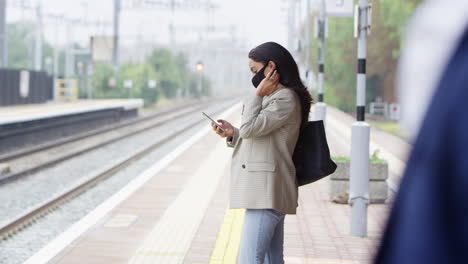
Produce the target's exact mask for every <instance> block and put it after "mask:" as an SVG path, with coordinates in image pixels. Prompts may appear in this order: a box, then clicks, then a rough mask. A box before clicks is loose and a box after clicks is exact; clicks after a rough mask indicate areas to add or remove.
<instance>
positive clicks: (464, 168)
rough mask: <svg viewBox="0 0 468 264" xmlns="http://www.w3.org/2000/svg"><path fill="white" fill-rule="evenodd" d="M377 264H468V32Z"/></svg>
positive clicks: (416, 152) (432, 111) (411, 163)
mask: <svg viewBox="0 0 468 264" xmlns="http://www.w3.org/2000/svg"><path fill="white" fill-rule="evenodd" d="M407 88H408V89H411V87H407ZM375 263H379V264H380V263H383V264H387V263H392V264H397V263H398V264H405V263H408V264H410V263H411V264H419V263H422V264H432V263H434V264H436V263H437V264H442V263H443V264H445V263H468V34H467V33H466V32H465V34H464V36H463V38H462V40H461V42H460V44H459V46H458V48H457V50H456V52H455V54H454V55H453V57H452V59H451V61H450V63H449V64H448V66H447V68H446V70H445V73H444V74H443V77H442V79H441V81H440V83H439V85H438V88H437V90H436V92H435V94H434V97H433V99H432V102H431V104H430V106H429V108H428V111H427V113H426V117H425V119H424V121H423V123H422V127H421V129H420V132H419V135H418V137H417V139H416V141H415V144H414V147H413V150H412V152H411V154H410V158H409V160H408V162H407V168H406V171H405V173H404V177H403V179H402V182H401V185H400V189H399V191H398V195H397V197H396V201H395V204H394V207H393V210H392V212H391V215H390V219H389V222H388V225H387V228H386V231H385V234H384V237H383V240H382V243H381V245H380V249H379V253H378V255H377V257H376V259H375Z"/></svg>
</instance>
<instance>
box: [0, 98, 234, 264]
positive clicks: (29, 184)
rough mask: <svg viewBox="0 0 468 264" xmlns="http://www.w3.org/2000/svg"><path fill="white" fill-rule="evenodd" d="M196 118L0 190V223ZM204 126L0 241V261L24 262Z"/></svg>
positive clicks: (181, 120)
mask: <svg viewBox="0 0 468 264" xmlns="http://www.w3.org/2000/svg"><path fill="white" fill-rule="evenodd" d="M233 103H234V102H233V101H231V102H230V103H223V104H222V105H224V107H219V105H218V106H214V107H210V109H211V111H207V113H213V112H214V111H216V110H217V109H226V107H227V106H231V105H232V104H233ZM201 118H203V117H201V114H200V113H199V111H196V112H194V113H192V114H190V115H187V116H185V117H183V118H178V119H177V120H174V121H171V122H170V123H167V124H165V125H164V126H162V127H158V128H155V129H151V130H149V131H147V132H145V133H142V134H139V135H136V136H134V137H131V138H129V139H124V140H122V141H119V142H117V143H114V144H111V145H108V146H106V147H104V148H101V149H98V150H94V151H92V152H89V153H87V154H86V155H84V156H79V157H76V158H73V159H71V160H69V161H66V162H64V163H61V164H59V165H57V166H56V167H52V168H50V169H47V170H46V171H43V172H39V173H38V174H36V175H31V176H28V177H25V178H23V179H20V180H19V181H15V182H12V183H8V184H6V185H3V186H0V199H1V200H2V204H0V215H1V216H2V217H1V219H0V224H4V223H6V222H7V221H8V219H12V218H13V217H16V216H17V215H18V214H21V213H22V212H24V210H25V209H27V208H30V207H33V206H35V205H37V204H38V203H40V202H41V201H44V200H46V199H48V198H50V197H51V196H52V195H53V194H57V193H59V192H61V191H62V190H63V189H64V188H66V187H69V186H71V185H74V182H77V181H82V180H83V179H84V178H85V177H86V176H85V177H83V176H84V175H87V176H88V177H89V176H90V175H92V172H93V171H95V170H98V169H99V168H101V167H102V164H106V163H108V162H109V161H113V160H117V159H118V158H121V157H122V156H124V155H125V154H128V153H130V152H133V151H135V150H136V146H139V147H141V146H146V145H148V143H147V142H153V141H154V139H155V136H158V135H160V136H161V137H163V136H165V135H167V134H169V133H171V132H172V131H174V129H175V127H180V126H181V124H182V126H183V124H189V123H190V122H193V121H194V120H196V119H201ZM206 125H208V124H205V123H200V124H199V125H196V126H194V127H192V128H191V129H189V130H187V131H186V132H183V133H182V134H181V135H179V136H177V137H176V138H174V139H172V140H171V141H170V142H168V143H166V144H164V145H162V146H160V147H158V148H157V149H155V150H154V151H152V152H151V153H150V154H148V155H146V156H145V157H143V158H142V159H140V160H138V161H136V162H134V163H132V164H131V165H130V166H129V167H127V168H125V169H123V170H121V171H119V172H118V173H116V174H115V175H113V176H112V177H109V178H108V179H106V180H104V181H103V182H102V183H104V184H98V185H96V186H94V187H93V188H92V189H90V190H88V191H87V192H85V193H83V194H81V195H80V196H78V197H76V198H75V199H73V200H72V201H71V202H69V203H67V204H65V205H63V206H61V207H60V208H58V209H57V210H56V211H54V212H53V213H52V214H49V215H47V216H45V217H44V218H41V219H40V220H39V221H38V222H37V223H36V224H34V225H33V226H31V227H29V228H27V229H25V230H24V231H22V232H20V233H18V234H17V235H15V236H13V237H12V238H10V239H8V240H6V241H2V242H0V263H21V262H23V261H25V260H26V259H27V258H28V257H29V256H31V255H32V254H34V253H35V252H36V251H38V250H39V249H41V248H42V247H43V246H45V245H46V244H47V243H48V242H49V241H51V240H52V239H53V238H55V237H56V236H57V235H59V234H60V233H61V232H63V231H65V230H66V229H67V228H68V227H69V226H71V225H72V224H73V223H75V222H76V221H78V220H79V219H80V218H81V217H83V216H85V215H86V214H87V213H88V212H90V211H91V210H92V209H94V208H95V207H96V206H97V205H99V204H100V203H102V202H103V201H105V200H106V199H107V198H108V197H109V196H111V195H112V194H113V193H115V192H116V191H118V190H120V189H121V188H122V187H123V186H125V184H127V183H128V182H129V181H130V180H132V179H133V178H134V177H135V175H138V174H140V173H142V172H143V171H144V170H145V169H146V168H148V167H149V166H151V165H152V164H154V162H155V161H157V160H159V159H161V158H162V157H164V155H165V154H167V153H168V152H170V151H171V150H173V149H174V148H176V147H177V146H178V145H179V144H180V143H181V142H184V141H185V140H186V139H187V138H188V137H190V136H191V135H193V133H194V131H196V130H199V129H200V128H202V127H204V126H206ZM20 197H21V198H20Z"/></svg>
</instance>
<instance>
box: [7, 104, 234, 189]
mask: <svg viewBox="0 0 468 264" xmlns="http://www.w3.org/2000/svg"><path fill="white" fill-rule="evenodd" d="M211 100H213V99H211ZM218 100H219V101H221V102H222V101H223V100H227V98H224V99H218ZM205 106H206V101H202V102H196V103H191V104H188V105H184V106H183V107H175V108H171V109H168V110H164V111H161V112H156V113H152V114H149V115H147V116H144V117H140V118H137V119H133V120H129V121H125V122H122V123H119V124H116V125H111V126H107V127H104V128H100V129H96V130H92V131H89V132H86V133H82V134H79V135H74V136H71V137H66V138H62V139H59V140H56V141H53V142H48V143H46V144H42V145H39V146H34V147H31V148H28V149H22V150H20V151H17V152H14V153H6V154H3V155H0V163H8V164H10V166H11V168H12V169H13V171H12V172H10V173H8V174H4V175H0V184H4V183H6V182H10V181H13V180H16V179H18V178H20V177H23V176H26V175H30V174H32V173H36V172H39V171H41V170H43V169H46V168H48V167H51V166H53V165H57V164H59V163H61V162H64V161H66V160H69V159H71V158H73V157H76V156H79V155H82V154H84V153H86V152H89V151H92V150H95V149H98V148H101V147H103V146H105V145H109V144H111V143H114V142H117V141H119V140H122V139H125V138H128V137H130V136H134V135H136V134H139V133H142V132H144V131H145V130H147V129H151V128H154V127H157V126H161V125H163V124H165V123H167V122H169V121H170V120H172V119H174V118H177V117H180V116H183V115H185V114H187V113H189V112H192V111H196V110H199V109H201V108H204V107H205ZM132 127H133V128H132ZM118 130H127V131H124V132H122V133H116V131H118ZM105 134H110V135H108V136H107V137H105V139H104V140H101V139H97V140H94V141H95V142H91V143H88V144H86V142H85V141H86V140H88V139H90V138H92V137H103V135H105ZM72 143H74V146H69V147H67V145H71V144H72ZM47 152H49V153H47ZM41 153H47V155H42V154H41ZM50 153H52V154H50ZM64 153H65V154H64ZM43 156H47V157H50V158H47V159H45V160H44V159H43Z"/></svg>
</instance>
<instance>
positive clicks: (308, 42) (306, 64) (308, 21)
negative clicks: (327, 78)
mask: <svg viewBox="0 0 468 264" xmlns="http://www.w3.org/2000/svg"><path fill="white" fill-rule="evenodd" d="M306 12H307V13H306V32H305V38H306V41H305V49H306V53H305V56H306V57H305V70H306V72H305V74H306V79H307V82H309V78H310V76H309V74H310V73H309V61H310V0H306Z"/></svg>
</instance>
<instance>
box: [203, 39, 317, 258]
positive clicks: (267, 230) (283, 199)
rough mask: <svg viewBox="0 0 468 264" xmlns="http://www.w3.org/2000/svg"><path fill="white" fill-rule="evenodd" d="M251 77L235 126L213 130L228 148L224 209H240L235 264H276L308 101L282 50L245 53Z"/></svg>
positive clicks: (270, 45)
mask: <svg viewBox="0 0 468 264" xmlns="http://www.w3.org/2000/svg"><path fill="white" fill-rule="evenodd" d="M249 69H250V71H251V72H252V74H253V75H254V76H253V78H252V84H253V85H254V86H255V87H256V90H255V91H254V90H252V93H251V94H249V95H248V96H247V97H246V98H245V100H244V104H243V106H242V114H241V126H240V128H236V127H234V126H233V125H231V124H230V123H229V122H227V121H225V120H221V119H220V120H218V122H220V123H221V125H222V127H223V128H224V130H225V131H224V132H223V131H222V130H220V129H219V128H217V126H216V125H214V123H212V127H213V130H215V131H216V133H217V134H218V135H220V136H221V137H226V143H227V145H228V146H229V147H232V148H234V151H233V154H232V162H231V181H230V208H231V209H233V208H246V211H245V219H244V226H243V231H242V238H241V244H240V251H239V255H238V263H239V264H263V263H268V264H282V263H284V260H283V241H284V218H285V215H286V214H296V208H297V206H298V203H297V198H298V185H297V182H296V170H295V166H294V163H293V161H292V155H293V152H294V148H295V145H296V142H297V139H298V136H299V132H300V129H301V128H303V127H304V125H305V124H306V123H307V121H308V119H309V112H310V106H311V103H312V97H311V95H310V93H309V92H308V90H307V88H306V87H305V86H304V84H303V83H302V81H301V79H300V76H299V70H298V67H297V64H296V62H295V61H294V59H293V57H292V56H291V54H290V53H289V52H288V50H286V49H285V48H284V47H283V46H281V45H279V44H277V43H274V42H266V43H263V44H261V45H259V46H258V47H256V48H254V49H252V50H251V51H250V53H249Z"/></svg>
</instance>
